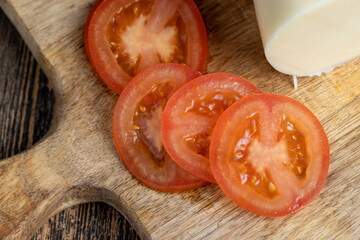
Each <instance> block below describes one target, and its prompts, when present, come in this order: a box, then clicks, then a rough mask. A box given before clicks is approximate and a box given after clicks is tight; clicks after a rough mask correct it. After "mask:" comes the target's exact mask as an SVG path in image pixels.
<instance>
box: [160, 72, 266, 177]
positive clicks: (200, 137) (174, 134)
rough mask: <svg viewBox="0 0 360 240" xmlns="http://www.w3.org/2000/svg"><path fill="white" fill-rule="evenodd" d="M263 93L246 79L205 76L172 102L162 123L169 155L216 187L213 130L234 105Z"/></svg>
mask: <svg viewBox="0 0 360 240" xmlns="http://www.w3.org/2000/svg"><path fill="white" fill-rule="evenodd" d="M260 92H261V91H260V90H259V89H258V88H257V87H255V86H254V85H253V84H251V83H250V82H249V81H247V80H245V79H244V78H241V77H239V76H236V75H232V74H227V73H213V74H208V75H204V76H201V77H198V78H196V79H194V80H192V81H190V82H189V83H187V84H185V85H184V86H182V87H181V88H180V89H179V90H177V91H176V92H175V93H174V95H172V97H171V98H170V100H169V102H168V104H167V105H166V107H165V110H164V113H163V117H162V122H161V127H162V137H163V141H164V145H165V148H166V150H167V151H168V153H169V155H170V156H171V157H172V159H174V161H175V162H177V163H178V164H179V165H180V166H181V167H182V168H184V169H185V170H187V171H188V172H190V173H191V174H193V175H194V176H197V177H199V178H202V179H204V180H206V181H209V182H213V183H215V182H216V181H215V178H214V176H213V174H212V171H211V167H210V162H209V144H210V138H211V134H212V130H213V127H214V126H215V123H216V121H217V120H218V118H219V116H220V115H221V114H222V112H223V111H224V110H225V109H226V108H227V107H229V106H230V105H231V104H232V103H234V102H235V101H237V100H238V99H240V98H241V97H243V96H246V95H248V94H252V93H260Z"/></svg>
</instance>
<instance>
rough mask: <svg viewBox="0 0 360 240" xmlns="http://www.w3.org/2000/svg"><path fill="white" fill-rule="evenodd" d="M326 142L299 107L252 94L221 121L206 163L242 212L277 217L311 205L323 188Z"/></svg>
mask: <svg viewBox="0 0 360 240" xmlns="http://www.w3.org/2000/svg"><path fill="white" fill-rule="evenodd" d="M329 157H330V153H329V142H328V139H327V136H326V134H325V131H324V129H323V128H322V126H321V124H320V122H319V121H318V120H317V118H316V117H315V116H314V114H313V113H312V112H311V111H310V110H309V109H307V108H306V107H305V106H304V105H302V104H301V103H299V102H297V101H295V100H293V99H291V98H288V97H285V96H280V95H275V94H266V93H264V94H254V95H250V96H247V97H244V98H243V99H241V100H239V101H238V102H236V103H234V104H233V105H232V106H231V107H229V108H228V109H227V110H226V111H225V112H224V113H223V114H222V115H221V117H220V118H219V121H218V122H217V124H216V126H215V128H214V132H213V136H212V138H211V144H210V163H211V167H212V170H213V173H214V176H215V179H216V181H217V182H218V184H219V186H220V187H221V189H222V190H223V191H224V192H225V194H226V195H227V196H229V197H230V198H231V199H232V200H233V201H234V202H236V203H237V204H238V205H240V206H241V207H243V208H245V209H247V210H249V211H251V212H254V213H256V214H259V215H263V216H269V217H276V216H284V215H288V214H292V213H295V212H297V211H299V210H300V209H302V208H303V207H305V206H306V205H307V204H308V203H310V202H311V201H312V200H313V199H314V198H315V197H316V196H317V195H318V194H319V192H320V190H321V188H322V186H323V185H324V183H325V179H326V176H327V171H328V168H329Z"/></svg>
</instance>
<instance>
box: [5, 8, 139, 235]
mask: <svg viewBox="0 0 360 240" xmlns="http://www.w3.org/2000/svg"><path fill="white" fill-rule="evenodd" d="M0 59H1V60H0V76H1V77H0V89H1V91H0V116H1V118H0V161H1V159H3V158H6V157H10V156H13V155H14V154H17V153H19V152H21V151H23V150H25V149H27V148H29V147H30V146H31V145H32V144H34V143H36V142H38V141H39V140H40V139H41V138H42V137H43V136H44V135H45V134H46V132H47V130H48V129H49V127H50V124H51V118H52V112H53V105H54V101H55V97H54V94H53V91H52V88H51V86H49V82H48V79H47V78H46V76H45V74H44V73H43V71H41V69H40V68H39V66H38V64H37V62H36V61H35V59H34V58H33V57H32V54H31V53H30V51H29V49H28V48H27V47H26V46H25V44H24V42H23V40H22V39H21V37H20V35H19V34H18V33H17V31H16V30H15V28H14V27H13V26H12V25H11V23H10V21H9V20H8V19H7V18H6V16H5V14H4V13H3V11H2V10H1V9H0ZM108 238H110V239H129V240H130V239H131V240H132V239H139V238H138V236H137V234H136V232H135V230H134V229H133V228H132V227H131V225H130V224H129V222H128V221H126V219H125V218H124V217H123V216H122V215H121V214H120V213H119V212H118V211H116V210H115V209H114V208H112V207H110V206H109V205H107V204H104V203H86V204H81V205H77V206H74V207H71V208H68V209H66V210H64V211H61V212H60V213H58V214H57V215H55V216H53V217H51V218H50V219H49V220H48V221H47V222H46V223H45V224H44V226H42V227H41V228H40V229H39V230H38V231H37V232H36V234H35V236H34V237H33V238H32V239H39V240H40V239H108Z"/></svg>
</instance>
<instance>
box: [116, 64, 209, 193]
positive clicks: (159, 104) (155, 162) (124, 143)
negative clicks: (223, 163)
mask: <svg viewBox="0 0 360 240" xmlns="http://www.w3.org/2000/svg"><path fill="white" fill-rule="evenodd" d="M199 75H201V74H200V73H199V72H196V71H194V70H192V69H190V68H189V67H186V66H182V65H178V64H170V63H168V64H161V65H156V66H153V67H150V68H148V69H146V70H145V71H143V72H141V73H140V74H138V75H137V76H135V78H134V79H133V80H131V81H130V82H129V84H128V86H126V88H125V89H124V91H123V92H122V93H121V95H120V97H119V100H118V103H117V105H116V107H115V112H114V118H113V134H114V141H115V145H116V148H117V150H118V153H119V155H120V157H121V160H122V161H123V163H124V165H125V166H126V168H127V169H128V170H129V171H130V173H131V174H132V175H133V176H134V177H135V178H137V179H138V180H139V181H140V182H142V183H143V184H144V185H146V186H148V187H150V188H152V189H154V190H158V191H163V192H179V191H185V190H190V189H194V188H197V187H199V186H203V185H204V184H206V181H203V180H201V179H198V178H196V177H194V176H192V175H191V174H189V173H188V172H186V171H185V170H183V169H182V168H180V167H179V166H178V165H177V164H176V163H175V162H174V161H173V160H172V159H171V157H170V156H169V154H167V152H166V150H165V148H164V146H163V142H162V138H161V117H162V113H163V109H164V107H165V104H166V102H167V101H168V99H169V98H170V96H171V95H172V94H173V93H174V92H175V91H176V89H178V88H179V87H180V86H181V85H183V84H184V83H186V82H187V81H190V80H191V79H193V78H195V77H198V76H199Z"/></svg>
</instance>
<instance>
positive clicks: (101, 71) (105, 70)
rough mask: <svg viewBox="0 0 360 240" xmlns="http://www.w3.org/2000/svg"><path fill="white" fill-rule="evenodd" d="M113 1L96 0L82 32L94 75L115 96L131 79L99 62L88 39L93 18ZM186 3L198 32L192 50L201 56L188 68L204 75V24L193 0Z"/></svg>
mask: <svg viewBox="0 0 360 240" xmlns="http://www.w3.org/2000/svg"><path fill="white" fill-rule="evenodd" d="M112 1H115V0H97V1H96V2H95V4H94V5H93V7H92V8H91V9H90V11H89V14H88V16H87V19H86V23H85V30H84V45H85V53H86V55H87V56H88V59H89V62H90V64H91V66H92V67H93V70H94V71H95V73H96V74H97V75H98V76H99V78H100V79H101V80H102V81H103V82H104V83H105V84H106V85H107V86H108V87H109V88H110V89H111V90H113V91H114V92H116V93H117V94H121V92H122V90H123V89H124V87H125V86H126V84H127V83H128V82H129V81H130V80H131V77H130V76H128V74H127V73H125V72H123V71H122V70H119V69H109V67H108V65H107V63H105V62H101V61H99V59H100V58H99V57H98V53H97V52H96V49H97V46H95V44H94V40H93V39H92V38H91V37H90V36H91V35H92V34H94V31H92V29H91V25H93V24H95V23H94V20H93V16H94V15H96V14H98V13H101V12H102V11H103V9H104V8H106V7H107V5H109V3H110V2H112ZM182 1H183V2H185V3H187V4H188V5H189V7H191V9H192V11H193V14H194V17H195V18H196V21H195V22H194V23H193V24H196V26H197V30H198V31H199V36H200V39H199V41H198V46H194V47H193V49H197V51H198V52H199V53H198V55H199V56H201V57H200V58H199V62H198V64H197V65H196V66H190V67H192V68H193V69H194V70H196V71H199V72H201V73H204V71H205V68H206V60H207V57H208V54H209V53H208V40H207V33H206V27H205V23H204V21H203V19H202V16H201V13H200V11H199V9H198V8H197V6H196V4H195V2H194V1H193V0H182ZM111 71H120V72H121V74H120V75H121V76H122V77H121V79H114V77H113V76H112V74H111Z"/></svg>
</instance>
